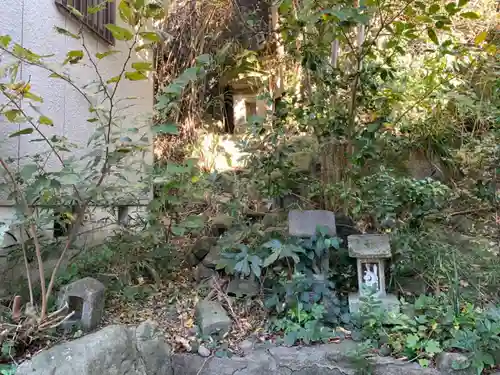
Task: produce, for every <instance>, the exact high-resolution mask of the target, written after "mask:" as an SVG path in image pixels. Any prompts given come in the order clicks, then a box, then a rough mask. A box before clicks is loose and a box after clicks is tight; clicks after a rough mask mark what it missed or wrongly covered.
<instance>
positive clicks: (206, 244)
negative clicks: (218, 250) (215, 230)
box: [191, 237, 217, 262]
mask: <svg viewBox="0 0 500 375" xmlns="http://www.w3.org/2000/svg"><path fill="white" fill-rule="evenodd" d="M216 244H217V238H215V237H202V238H199V239H198V240H196V242H195V243H194V244H193V247H192V248H191V254H193V255H194V257H195V258H196V259H197V260H198V262H201V261H202V260H203V258H205V256H206V255H207V254H208V252H209V251H210V249H211V248H212V247H213V246H215V245H216Z"/></svg>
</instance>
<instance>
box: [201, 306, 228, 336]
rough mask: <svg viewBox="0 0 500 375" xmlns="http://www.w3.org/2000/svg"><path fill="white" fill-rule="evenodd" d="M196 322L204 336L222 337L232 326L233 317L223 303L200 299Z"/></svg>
mask: <svg viewBox="0 0 500 375" xmlns="http://www.w3.org/2000/svg"><path fill="white" fill-rule="evenodd" d="M195 316H196V322H197V324H198V327H200V330H201V333H202V335H204V336H210V335H217V336H218V337H220V338H222V337H223V336H224V335H225V334H227V333H228V332H229V329H230V328H231V319H229V316H228V315H227V313H226V310H224V308H223V307H222V305H221V304H220V303H218V302H215V301H200V302H198V304H197V305H196V309H195Z"/></svg>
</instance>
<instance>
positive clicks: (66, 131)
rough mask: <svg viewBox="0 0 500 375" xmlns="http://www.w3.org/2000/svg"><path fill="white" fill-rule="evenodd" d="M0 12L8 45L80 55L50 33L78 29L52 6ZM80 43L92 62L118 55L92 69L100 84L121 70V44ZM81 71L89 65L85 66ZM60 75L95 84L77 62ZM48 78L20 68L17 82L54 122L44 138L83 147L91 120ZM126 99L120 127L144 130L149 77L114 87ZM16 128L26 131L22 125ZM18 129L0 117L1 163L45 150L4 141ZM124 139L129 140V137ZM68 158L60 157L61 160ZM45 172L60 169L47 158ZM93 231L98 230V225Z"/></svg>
mask: <svg viewBox="0 0 500 375" xmlns="http://www.w3.org/2000/svg"><path fill="white" fill-rule="evenodd" d="M117 1H118V0H117ZM0 9H1V10H2V11H1V12H0V35H5V34H8V35H10V36H11V37H12V40H13V42H17V43H19V44H21V45H22V46H23V47H25V48H28V49H30V50H32V51H33V52H35V53H37V54H41V55H46V54H47V55H49V54H54V56H53V57H51V58H50V59H51V60H53V61H54V62H59V63H60V62H62V61H63V60H64V58H65V55H66V53H67V51H69V50H75V49H78V50H79V49H81V41H80V40H75V39H72V38H70V37H66V36H64V35H60V34H58V33H57V32H55V30H54V26H60V27H63V28H65V29H67V30H69V31H71V32H75V33H76V32H77V30H78V29H79V23H78V21H76V20H75V19H74V18H72V17H71V16H70V15H69V14H67V13H66V12H64V11H62V10H60V9H59V8H58V7H57V6H56V4H55V2H54V0H0ZM116 19H117V23H118V24H120V22H121V21H120V18H119V16H118V15H117V17H116ZM85 42H86V45H87V47H88V48H89V50H90V51H91V54H92V55H93V56H95V53H97V52H101V53H102V52H105V51H107V50H110V49H115V50H120V51H123V52H122V53H119V54H114V55H111V56H108V57H106V58H105V59H103V60H101V61H99V63H98V65H99V70H100V72H101V74H102V75H103V77H104V78H105V79H108V78H110V77H113V76H115V75H117V74H118V73H119V72H120V67H121V66H123V63H124V61H125V58H126V56H127V53H128V47H127V44H126V42H122V41H116V44H115V46H111V45H109V44H108V43H106V42H105V41H103V40H102V39H100V38H99V37H97V36H96V35H95V34H94V33H92V32H90V31H86V32H85ZM135 61H149V62H151V61H152V56H151V51H150V50H147V49H144V50H143V51H141V52H138V53H134V54H133V56H132V59H131V61H130V64H131V63H133V62H135ZM0 64H2V62H1V61H0ZM87 65H89V64H88V62H87ZM66 69H67V70H68V71H69V72H70V74H71V77H72V78H73V79H75V80H76V81H77V82H78V83H81V84H86V83H89V82H91V81H92V80H94V79H96V75H95V73H94V70H93V69H92V68H91V67H90V66H84V64H82V62H80V63H79V64H77V65H74V66H69V65H68V66H67V68H66ZM48 75H49V73H47V71H45V70H43V69H41V68H37V67H33V66H30V65H27V64H23V67H22V70H21V71H20V79H21V80H23V81H30V83H31V85H32V91H33V92H34V93H37V94H38V95H40V96H42V97H43V99H44V103H43V104H41V105H40V108H41V110H42V112H43V113H44V114H45V115H47V116H48V117H50V118H51V119H52V120H53V121H54V127H44V133H45V134H46V135H48V136H50V135H53V134H54V135H56V134H57V135H60V136H65V137H67V138H68V139H69V140H70V141H72V142H74V143H76V144H79V145H82V146H83V145H86V144H87V140H88V138H89V136H90V135H91V134H92V133H93V131H94V127H95V126H96V125H95V123H89V122H87V121H86V120H87V119H88V118H90V117H91V116H90V114H89V112H88V103H87V102H86V101H85V99H84V98H83V97H82V96H81V95H80V94H78V93H77V92H76V91H75V89H73V88H72V87H71V86H69V85H68V84H67V83H65V82H64V81H62V80H58V79H53V78H48ZM131 96H134V97H138V98H137V99H134V100H128V101H123V102H122V103H121V106H123V107H128V106H131V105H132V107H130V108H124V109H123V111H122V112H121V113H122V114H123V115H125V116H126V119H125V121H124V122H123V127H124V128H129V127H141V126H147V125H148V123H149V121H150V115H151V113H152V106H153V83H152V75H151V76H150V77H149V79H148V80H143V81H134V82H132V81H128V80H123V81H122V82H121V83H120V86H119V89H118V91H117V95H116V97H117V99H123V98H126V97H131ZM96 99H97V98H96ZM3 103H5V100H4V98H0V105H1V104H3ZM21 126H24V127H26V125H25V124H22V125H21ZM18 128H19V125H16V124H11V123H9V122H8V121H6V119H4V118H3V117H1V116H0V153H1V156H2V158H7V157H13V158H16V159H17V158H20V157H22V156H23V155H27V154H29V155H32V154H34V153H36V152H43V151H44V150H46V147H47V146H46V145H45V144H43V143H42V142H36V143H32V142H30V140H32V139H35V138H39V137H37V135H36V134H34V133H33V134H31V135H24V136H21V137H17V138H11V139H8V137H7V136H8V134H9V133H12V132H13V131H16V130H17V129H18ZM128 136H130V137H132V136H131V135H128ZM132 138H133V137H132ZM85 151H86V150H84V149H80V150H78V151H76V153H77V154H83V153H85ZM87 151H88V150H87ZM73 154H74V153H73ZM68 156H69V155H64V156H63V157H68ZM152 159H153V157H152V152H151V153H149V154H148V155H146V161H147V162H149V163H151V162H152ZM21 163H22V162H21ZM47 167H48V168H49V169H51V170H56V169H57V168H59V167H60V164H59V162H58V161H57V159H56V158H55V157H52V158H51V159H50V160H49V161H48V163H47ZM129 175H130V177H131V178H139V177H140V176H141V173H140V171H137V170H135V171H130V174H129ZM124 188H125V187H124ZM147 198H148V197H145V201H147ZM12 203H13V202H11V201H8V200H7V199H6V197H5V196H0V219H2V218H5V217H9V216H11V215H13V212H14V210H13V208H12ZM99 211H102V210H100V209H97V210H94V212H95V213H96V216H97V217H102V216H103V215H105V214H104V212H99ZM104 211H106V210H104ZM93 221H94V220H93V219H91V222H90V223H86V225H85V226H86V227H87V228H88V227H89V226H90V227H92V225H93V224H92V222H93ZM97 225H98V226H100V225H101V224H97ZM0 242H1V238H0ZM0 248H1V246H0Z"/></svg>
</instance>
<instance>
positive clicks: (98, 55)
mask: <svg viewBox="0 0 500 375" xmlns="http://www.w3.org/2000/svg"><path fill="white" fill-rule="evenodd" d="M115 53H120V51H117V50H111V51H106V52H103V53H99V52H98V53H96V54H95V57H97V58H98V59H99V60H101V59H104V58H105V57H106V56H111V55H114V54H115Z"/></svg>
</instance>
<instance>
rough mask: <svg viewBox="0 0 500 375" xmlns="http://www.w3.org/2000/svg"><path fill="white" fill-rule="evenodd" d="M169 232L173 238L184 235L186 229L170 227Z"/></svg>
mask: <svg viewBox="0 0 500 375" xmlns="http://www.w3.org/2000/svg"><path fill="white" fill-rule="evenodd" d="M170 230H171V232H172V234H173V235H174V236H184V234H186V228H183V227H178V226H175V225H172V227H171V228H170Z"/></svg>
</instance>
